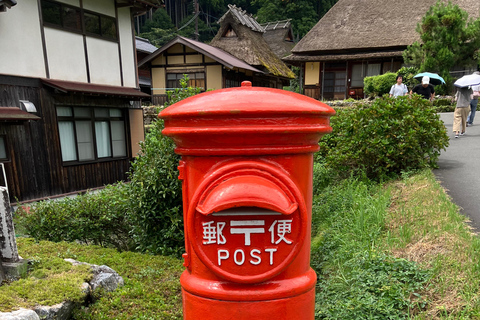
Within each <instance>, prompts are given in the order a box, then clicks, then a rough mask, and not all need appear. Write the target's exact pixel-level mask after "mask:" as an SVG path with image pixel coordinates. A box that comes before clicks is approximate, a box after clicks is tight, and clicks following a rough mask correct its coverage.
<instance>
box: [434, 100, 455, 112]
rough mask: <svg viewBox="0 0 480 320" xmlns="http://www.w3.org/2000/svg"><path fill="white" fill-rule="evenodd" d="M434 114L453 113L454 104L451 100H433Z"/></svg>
mask: <svg viewBox="0 0 480 320" xmlns="http://www.w3.org/2000/svg"><path fill="white" fill-rule="evenodd" d="M433 107H434V108H435V112H453V111H455V103H454V101H453V99H452V98H439V99H435V100H433Z"/></svg>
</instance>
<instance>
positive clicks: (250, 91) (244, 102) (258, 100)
mask: <svg viewBox="0 0 480 320" xmlns="http://www.w3.org/2000/svg"><path fill="white" fill-rule="evenodd" d="M261 114H262V115H264V114H270V115H301V114H304V115H308V114H311V115H314V114H316V115H325V116H332V115H334V114H335V111H334V110H333V109H332V108H331V107H329V106H328V105H326V104H325V103H322V102H320V101H318V100H315V99H312V98H310V97H307V96H304V95H301V94H298V93H294V92H290V91H285V90H280V89H272V88H263V87H252V84H251V82H250V81H243V82H242V86H241V87H237V88H228V89H220V90H215V91H208V92H205V93H202V94H199V95H196V96H193V97H189V98H187V99H185V100H182V101H180V102H177V103H175V104H173V105H171V106H170V107H168V108H166V109H164V110H163V111H162V112H160V114H159V117H161V118H164V119H167V118H178V117H180V118H182V117H189V116H195V117H203V116H207V117H208V116H216V115H218V116H220V115H236V116H237V117H238V116H240V117H241V116H242V115H244V116H254V115H261Z"/></svg>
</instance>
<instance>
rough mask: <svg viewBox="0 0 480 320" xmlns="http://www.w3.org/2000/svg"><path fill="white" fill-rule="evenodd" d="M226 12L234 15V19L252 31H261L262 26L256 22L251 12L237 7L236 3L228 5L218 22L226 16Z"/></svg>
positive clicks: (220, 22) (221, 21)
mask: <svg viewBox="0 0 480 320" xmlns="http://www.w3.org/2000/svg"><path fill="white" fill-rule="evenodd" d="M227 14H231V15H233V16H234V17H235V20H236V21H237V22H238V23H240V24H242V25H244V26H246V27H249V28H250V29H252V30H253V31H257V32H263V28H262V27H261V26H260V24H259V23H258V22H257V19H255V18H254V17H253V15H252V14H249V13H247V11H245V10H242V8H240V7H237V6H236V5H231V4H229V5H228V11H227V13H225V14H224V15H223V16H222V17H221V18H220V19H219V20H218V23H219V24H222V23H223V20H224V19H225V17H227Z"/></svg>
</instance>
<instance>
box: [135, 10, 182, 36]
mask: <svg viewBox="0 0 480 320" xmlns="http://www.w3.org/2000/svg"><path fill="white" fill-rule="evenodd" d="M153 28H159V29H164V30H169V29H173V28H174V25H173V23H172V19H170V16H169V15H168V13H167V10H165V9H163V8H159V9H157V10H156V11H155V12H154V13H153V16H152V19H149V20H147V21H146V22H145V24H144V25H143V26H141V27H140V33H145V32H151V31H152V29H153Z"/></svg>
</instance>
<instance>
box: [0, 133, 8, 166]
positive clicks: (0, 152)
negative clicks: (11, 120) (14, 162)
mask: <svg viewBox="0 0 480 320" xmlns="http://www.w3.org/2000/svg"><path fill="white" fill-rule="evenodd" d="M6 140H7V139H6V137H5V136H0V161H4V160H8V156H7V143H6Z"/></svg>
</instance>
